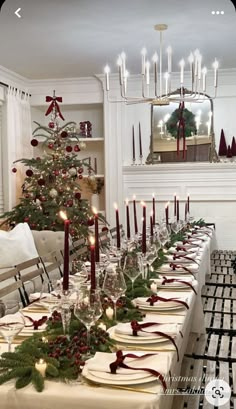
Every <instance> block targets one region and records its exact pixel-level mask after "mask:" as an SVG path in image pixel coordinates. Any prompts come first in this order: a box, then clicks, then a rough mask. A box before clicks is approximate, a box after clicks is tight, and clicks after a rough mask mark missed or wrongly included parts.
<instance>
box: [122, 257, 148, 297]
mask: <svg viewBox="0 0 236 409" xmlns="http://www.w3.org/2000/svg"><path fill="white" fill-rule="evenodd" d="M123 271H124V274H125V275H127V277H128V278H129V279H130V281H131V285H132V295H134V282H135V280H136V278H137V277H138V276H139V275H140V274H143V261H142V256H141V254H138V253H133V254H127V256H126V257H125V261H124V267H123Z"/></svg>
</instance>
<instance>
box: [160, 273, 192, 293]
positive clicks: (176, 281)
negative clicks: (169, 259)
mask: <svg viewBox="0 0 236 409" xmlns="http://www.w3.org/2000/svg"><path fill="white" fill-rule="evenodd" d="M163 278H164V280H163V281H162V283H161V284H162V285H165V284H171V283H181V284H184V285H187V286H188V287H190V288H191V289H192V290H193V291H194V292H195V294H196V295H197V292H196V290H195V288H194V287H193V286H192V284H191V283H188V282H187V281H182V280H178V279H177V278H166V277H163Z"/></svg>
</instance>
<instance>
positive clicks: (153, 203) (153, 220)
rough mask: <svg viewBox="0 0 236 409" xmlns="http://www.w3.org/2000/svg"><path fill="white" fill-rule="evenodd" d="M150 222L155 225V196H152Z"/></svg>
mask: <svg viewBox="0 0 236 409" xmlns="http://www.w3.org/2000/svg"><path fill="white" fill-rule="evenodd" d="M152 222H153V224H154V225H155V224H156V203H155V195H154V193H153V194H152Z"/></svg>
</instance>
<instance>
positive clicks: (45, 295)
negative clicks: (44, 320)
mask: <svg viewBox="0 0 236 409" xmlns="http://www.w3.org/2000/svg"><path fill="white" fill-rule="evenodd" d="M60 299H61V283H60V282H58V281H57V280H55V281H50V282H49V281H44V282H43V284H42V288H41V292H40V304H41V305H42V306H43V307H44V308H46V310H48V312H49V313H50V314H52V313H53V311H55V310H56V309H57V308H58V307H59V304H60Z"/></svg>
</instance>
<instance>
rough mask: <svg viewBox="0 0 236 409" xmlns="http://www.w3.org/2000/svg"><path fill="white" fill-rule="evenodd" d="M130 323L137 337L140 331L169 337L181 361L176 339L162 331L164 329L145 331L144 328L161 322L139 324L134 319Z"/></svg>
mask: <svg viewBox="0 0 236 409" xmlns="http://www.w3.org/2000/svg"><path fill="white" fill-rule="evenodd" d="M130 325H131V328H132V330H133V336H135V337H137V336H138V332H139V331H141V332H146V333H147V334H155V335H160V336H162V337H164V338H167V339H169V341H170V342H172V344H173V345H174V347H175V349H176V352H177V359H178V361H179V350H178V347H177V345H176V343H175V340H174V339H173V338H172V337H171V336H170V335H168V334H165V332H162V331H152V332H150V331H145V330H144V328H148V327H152V326H153V325H161V324H159V323H158V322H144V323H143V324H139V323H138V321H136V320H133V321H131V323H130Z"/></svg>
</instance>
